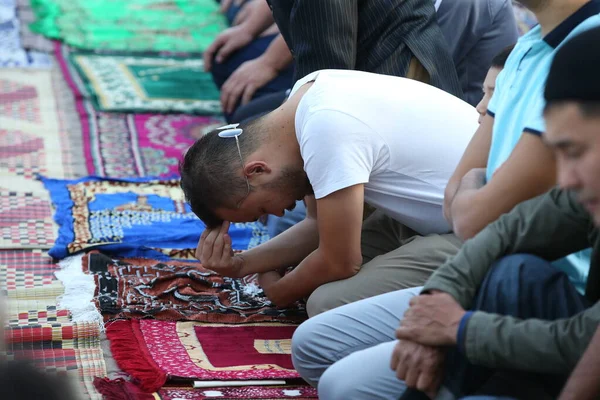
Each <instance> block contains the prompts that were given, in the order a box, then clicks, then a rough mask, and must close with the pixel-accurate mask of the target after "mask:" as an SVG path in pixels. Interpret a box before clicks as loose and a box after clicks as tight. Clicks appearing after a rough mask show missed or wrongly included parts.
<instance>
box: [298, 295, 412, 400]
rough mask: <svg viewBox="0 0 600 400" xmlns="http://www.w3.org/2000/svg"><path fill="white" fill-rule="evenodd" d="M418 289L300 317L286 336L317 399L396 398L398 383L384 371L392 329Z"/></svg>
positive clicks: (401, 387)
mask: <svg viewBox="0 0 600 400" xmlns="http://www.w3.org/2000/svg"><path fill="white" fill-rule="evenodd" d="M420 291H421V288H420V287H417V288H412V289H404V290H399V291H396V292H391V293H386V294H383V295H380V296H376V297H373V298H370V299H367V300H363V301H359V302H356V303H352V304H347V305H345V306H343V307H339V308H336V309H335V310H331V311H329V312H326V313H323V314H320V315H317V316H316V317H313V318H310V319H309V320H308V321H305V322H304V323H303V324H302V325H300V327H298V329H297V330H296V332H295V333H294V337H293V339H292V360H293V362H294V367H295V368H296V370H297V371H298V372H299V373H300V375H301V376H302V378H304V379H305V380H306V381H307V382H308V383H310V384H311V385H313V386H318V390H319V398H320V399H321V400H332V399H340V400H353V399H369V400H376V399H396V400H397V399H398V397H399V396H400V395H401V394H402V393H403V392H404V389H405V385H404V382H402V381H400V380H398V378H396V375H395V372H394V371H392V370H391V369H390V362H391V356H392V351H393V349H394V346H395V345H396V342H397V340H396V339H395V336H394V332H395V330H396V328H398V326H399V325H400V320H401V319H402V316H403V315H404V312H405V311H406V310H407V309H408V306H409V304H408V303H409V301H410V299H411V298H412V297H413V296H416V295H418V294H419V293H420Z"/></svg>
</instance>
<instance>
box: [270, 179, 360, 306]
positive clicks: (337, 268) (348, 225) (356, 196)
mask: <svg viewBox="0 0 600 400" xmlns="http://www.w3.org/2000/svg"><path fill="white" fill-rule="evenodd" d="M363 204H364V186H363V185H354V186H351V187H348V188H345V189H342V190H338V191H337V192H334V193H332V194H330V195H329V196H326V197H324V198H322V199H319V200H317V209H318V215H319V217H318V226H319V247H318V249H317V250H315V251H314V252H313V253H311V254H310V255H309V256H308V257H307V258H306V259H305V260H304V261H302V262H301V263H300V265H298V267H296V269H294V270H293V271H292V272H290V273H289V274H287V275H286V276H284V277H283V278H281V279H279V280H277V281H271V282H268V283H267V286H266V287H264V290H265V293H266V294H267V296H268V297H269V299H270V300H271V301H272V302H273V303H275V304H276V305H278V306H280V307H281V306H286V305H288V304H290V303H292V302H294V301H296V300H299V299H301V298H303V297H305V296H308V295H310V294H311V293H312V292H313V291H314V290H315V289H316V288H318V287H319V286H321V285H322V284H324V283H327V282H331V281H335V280H339V279H345V278H349V277H351V276H353V275H355V274H356V273H357V272H358V271H359V269H360V266H361V264H362V255H361V249H360V236H361V227H362V214H363ZM263 282H265V280H262V281H261V283H263ZM263 284H264V283H263Z"/></svg>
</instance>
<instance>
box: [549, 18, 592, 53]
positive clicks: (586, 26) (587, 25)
mask: <svg viewBox="0 0 600 400" xmlns="http://www.w3.org/2000/svg"><path fill="white" fill-rule="evenodd" d="M599 26H600V14H596V15H593V16H591V17H588V18H587V19H585V20H584V21H583V22H581V23H580V24H579V25H577V27H575V28H574V29H573V30H572V31H571V33H569V35H568V36H567V37H566V39H565V40H564V41H563V42H562V43H561V46H562V45H563V44H564V43H566V42H567V41H568V40H569V39H572V38H573V37H575V36H577V35H579V34H581V33H583V32H585V31H587V30H590V29H593V28H597V27H599ZM559 47H560V46H559Z"/></svg>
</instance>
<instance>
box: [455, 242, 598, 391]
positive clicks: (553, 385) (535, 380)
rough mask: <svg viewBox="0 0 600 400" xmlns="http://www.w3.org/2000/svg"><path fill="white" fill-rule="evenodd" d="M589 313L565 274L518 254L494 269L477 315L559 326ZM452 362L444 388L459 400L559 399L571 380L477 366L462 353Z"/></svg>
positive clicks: (483, 287) (479, 296) (479, 300)
mask: <svg viewBox="0 0 600 400" xmlns="http://www.w3.org/2000/svg"><path fill="white" fill-rule="evenodd" d="M588 307H589V303H588V301H587V300H586V299H585V298H584V297H583V296H581V295H580V294H579V292H578V291H577V289H575V287H574V286H573V285H572V284H571V282H570V281H569V278H568V276H567V275H566V274H565V273H564V272H562V271H558V270H557V269H556V268H555V267H553V266H552V264H550V263H549V262H547V261H546V260H543V259H541V258H538V257H535V256H532V255H528V254H516V255H512V256H508V257H505V258H503V259H501V260H500V261H498V262H496V264H495V265H494V266H493V267H492V269H491V271H490V272H489V273H488V275H487V276H486V278H485V280H484V281H483V284H482V285H481V287H480V289H479V292H478V294H477V297H476V299H475V306H474V307H473V309H474V310H478V311H485V312H488V313H495V314H501V315H510V316H513V317H516V318H520V319H532V318H537V319H543V320H557V319H562V318H569V317H572V316H574V315H575V314H578V313H579V312H581V311H583V310H585V309H586V308H588ZM448 360H449V361H450V362H449V363H448V364H447V372H446V380H445V385H446V386H447V387H448V388H449V389H450V390H451V391H452V392H453V393H454V394H455V395H457V396H463V395H469V394H476V393H479V392H480V391H483V392H484V393H485V394H494V395H498V396H509V395H512V396H515V395H518V396H517V397H519V398H521V397H522V398H532V399H533V398H535V399H543V398H548V399H550V398H555V397H556V396H557V395H558V394H559V393H560V390H561V388H562V386H563V385H564V383H565V381H566V379H567V376H557V375H547V374H534V373H523V372H512V371H499V370H492V369H489V368H486V367H481V366H475V365H473V364H471V363H469V361H468V360H467V359H466V357H465V356H464V355H463V354H460V353H459V352H458V351H457V349H453V350H451V352H450V354H449V358H448ZM515 383H518V384H516V385H515ZM515 386H516V387H515ZM515 389H517V390H518V391H517V392H516V394H515V392H514V390H515Z"/></svg>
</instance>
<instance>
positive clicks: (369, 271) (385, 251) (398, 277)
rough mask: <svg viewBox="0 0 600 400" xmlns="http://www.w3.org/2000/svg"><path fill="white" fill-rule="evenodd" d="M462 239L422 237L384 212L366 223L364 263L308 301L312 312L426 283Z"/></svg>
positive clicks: (317, 290)
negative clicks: (352, 272) (354, 271)
mask: <svg viewBox="0 0 600 400" xmlns="http://www.w3.org/2000/svg"><path fill="white" fill-rule="evenodd" d="M461 245H462V241H461V240H460V239H459V238H458V237H456V236H455V235H454V234H444V235H427V236H420V235H419V234H417V233H416V232H415V231H413V230H412V229H409V228H407V227H405V226H403V225H402V224H400V223H399V222H397V221H395V220H394V219H392V218H390V217H388V216H386V215H385V214H383V213H382V212H381V211H375V212H374V213H373V214H371V215H370V216H369V217H368V218H367V219H366V220H365V222H364V223H363V229H362V236H361V251H362V255H363V266H362V267H361V269H360V271H359V272H358V273H357V274H356V275H354V276H353V277H351V278H348V279H343V280H339V281H335V282H330V283H326V284H324V285H322V286H320V287H319V288H318V289H316V290H315V291H314V292H313V293H312V295H311V296H310V297H309V299H308V302H307V310H308V315H309V316H310V317H314V316H315V315H318V314H320V313H322V312H324V311H327V310H331V309H333V308H336V307H339V306H342V305H344V304H349V303H353V302H355V301H358V300H362V299H366V298H369V297H373V296H376V295H379V294H383V293H388V292H393V291H395V290H399V289H406V288H412V287H415V286H422V285H423V284H424V283H425V281H426V280H427V279H428V278H429V277H430V276H431V274H432V273H433V271H435V270H436V269H437V268H438V267H439V266H440V265H442V264H443V263H444V262H445V261H446V259H448V258H449V257H452V256H454V255H455V254H456V253H457V252H458V250H459V249H460V246H461Z"/></svg>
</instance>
